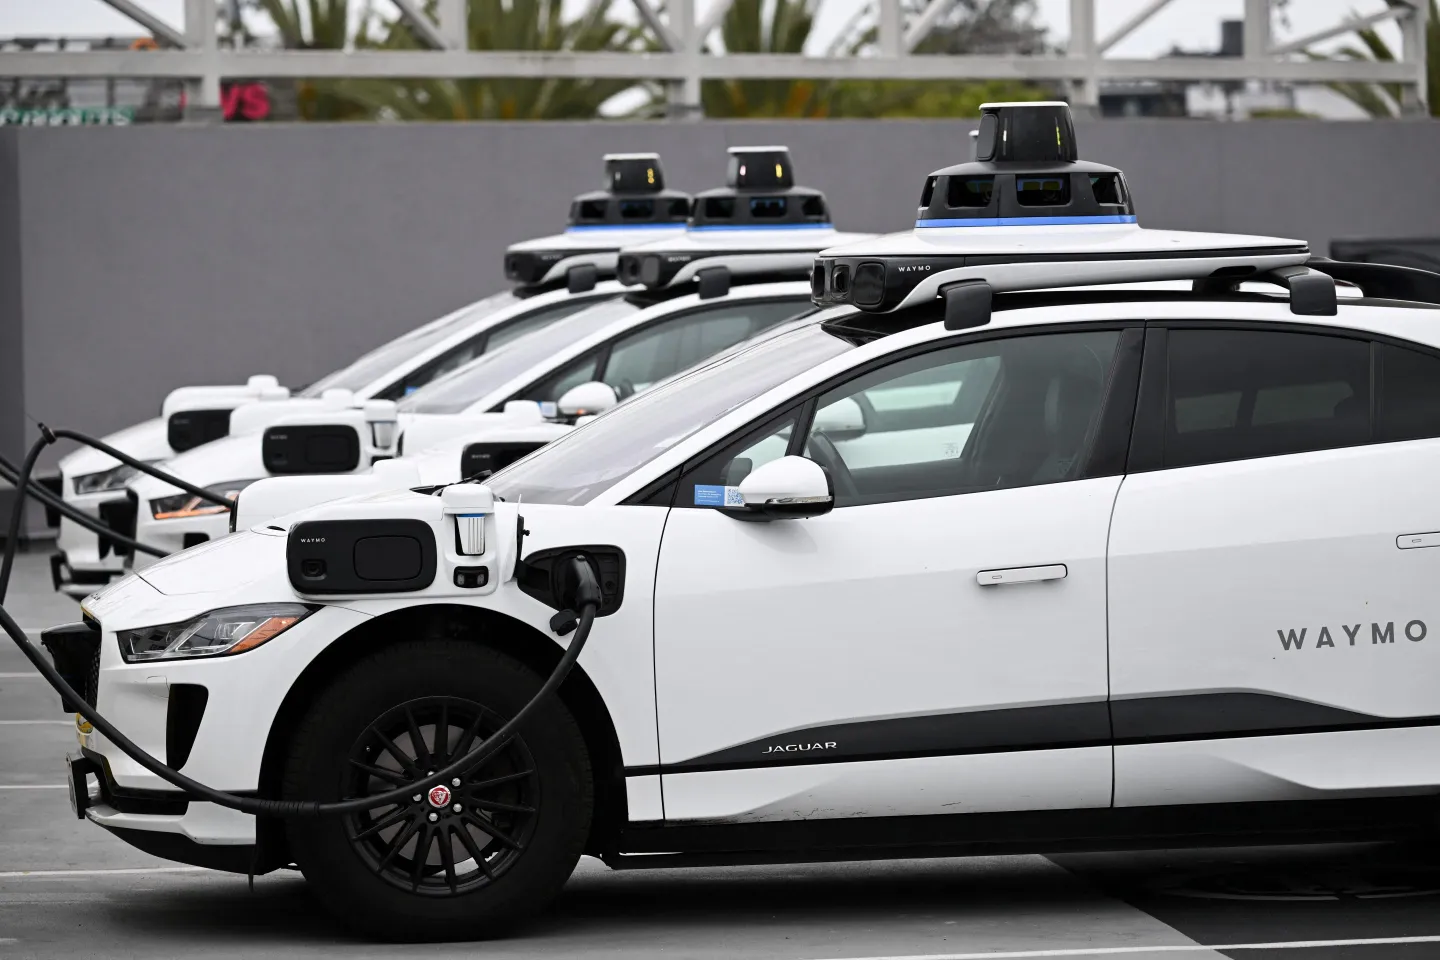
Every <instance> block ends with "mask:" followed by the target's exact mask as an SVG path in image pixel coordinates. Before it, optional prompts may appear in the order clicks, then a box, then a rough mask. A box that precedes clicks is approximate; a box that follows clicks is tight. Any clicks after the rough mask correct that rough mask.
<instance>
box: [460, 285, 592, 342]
mask: <svg viewBox="0 0 1440 960" xmlns="http://www.w3.org/2000/svg"><path fill="white" fill-rule="evenodd" d="M600 302H601V301H599V300H596V299H595V298H593V297H571V298H569V299H568V300H562V301H560V302H559V303H557V304H555V305H554V306H552V307H549V308H547V309H545V310H537V311H535V312H534V313H528V314H526V315H525V316H523V317H521V318H520V319H518V320H512V321H511V322H509V323H507V324H505V325H504V326H503V327H501V328H499V329H498V330H491V331H490V339H488V340H486V341H485V352H486V353H489V352H490V351H491V350H499V349H500V348H501V347H503V346H505V344H507V343H511V342H513V341H515V340H519V339H520V338H521V337H523V336H525V334H527V333H534V332H535V331H536V330H539V329H540V328H541V327H548V326H549V325H550V324H552V323H554V322H555V321H557V320H564V319H565V318H566V317H568V316H570V314H572V313H579V312H580V311H581V310H584V309H585V308H587V307H593V306H594V305H595V304H597V303H600Z"/></svg>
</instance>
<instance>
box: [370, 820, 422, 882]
mask: <svg viewBox="0 0 1440 960" xmlns="http://www.w3.org/2000/svg"><path fill="white" fill-rule="evenodd" d="M419 829H420V821H419V820H418V819H415V820H411V821H410V822H409V823H407V824H405V829H404V830H401V831H400V832H399V833H397V834H395V839H393V840H391V841H390V846H389V847H388V848H387V849H386V850H385V856H383V857H381V858H380V865H379V868H378V869H381V870H384V869H385V867H386V866H388V865H389V863H390V861H391V860H394V859H395V854H397V853H399V852H400V848H401V847H403V846H405V843H406V842H407V841H408V840H409V839H410V838H411V837H413V836H415V833H416V831H418V830H419Z"/></svg>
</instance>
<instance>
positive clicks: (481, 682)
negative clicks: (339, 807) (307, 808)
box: [282, 640, 594, 942]
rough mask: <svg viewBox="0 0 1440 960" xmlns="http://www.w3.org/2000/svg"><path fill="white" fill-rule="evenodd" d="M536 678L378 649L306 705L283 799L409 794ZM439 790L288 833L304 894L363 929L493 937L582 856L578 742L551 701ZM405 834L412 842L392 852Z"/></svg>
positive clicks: (539, 902)
mask: <svg viewBox="0 0 1440 960" xmlns="http://www.w3.org/2000/svg"><path fill="white" fill-rule="evenodd" d="M542 682H543V678H541V677H539V676H537V675H536V674H535V672H534V671H532V670H531V669H529V668H528V667H526V666H524V665H523V664H521V663H519V662H518V661H516V660H513V659H511V658H510V657H507V656H505V655H503V654H501V653H497V652H496V651H494V650H491V649H488V648H486V647H483V646H481V645H479V644H477V643H471V642H465V641H459V640H422V641H412V642H406V643H401V644H397V645H395V646H391V647H386V648H384V649H382V650H380V651H377V652H376V653H374V654H371V655H370V656H367V657H365V658H364V659H362V660H360V661H359V662H357V663H355V664H354V665H353V666H351V667H349V668H348V669H346V670H345V671H344V672H343V673H341V674H340V675H339V676H337V677H336V678H335V680H334V681H333V682H331V683H330V685H329V686H328V687H326V688H325V690H324V691H323V692H322V693H321V694H320V695H319V696H318V697H317V698H316V700H315V702H314V704H313V705H312V706H311V708H310V710H309V712H308V713H307V714H306V716H305V717H304V719H303V720H302V721H301V723H300V725H299V727H298V728H297V730H296V733H295V738H294V740H293V742H292V745H291V749H290V751H289V755H288V757H287V761H286V767H285V776H284V781H283V786H282V791H283V796H284V797H285V798H287V799H320V800H338V799H341V798H342V797H345V798H348V797H354V796H361V795H365V794H375V793H379V792H381V791H382V790H386V789H390V788H391V787H392V786H395V785H398V784H400V783H404V782H413V781H414V780H415V779H416V775H417V774H418V775H421V776H423V775H424V774H425V773H426V772H428V771H429V770H434V769H439V768H440V767H442V766H445V765H446V762H445V761H443V758H441V757H437V756H435V754H436V753H443V752H446V751H448V753H449V756H451V757H452V758H458V757H459V756H461V755H462V753H463V752H467V751H468V749H473V746H474V744H475V743H478V742H479V740H480V739H483V738H484V737H485V736H487V735H489V734H490V733H493V732H494V731H495V730H496V729H498V728H499V726H500V725H501V724H502V723H503V722H504V721H505V720H508V719H509V718H510V717H512V716H514V715H515V714H516V713H517V712H518V711H519V710H520V708H521V707H523V706H524V705H525V703H526V702H527V701H529V699H530V697H531V696H533V695H534V693H535V692H536V691H537V690H538V689H539V688H540V685H541V684H542ZM442 727H443V728H444V729H445V730H446V735H445V737H444V740H445V741H446V742H445V744H444V747H443V749H437V748H438V747H439V746H440V745H439V744H438V743H437V741H438V740H439V739H440V738H439V736H438V734H437V731H438V730H440V729H441V728H442ZM412 730H413V731H415V732H417V733H418V734H419V737H420V742H421V743H423V744H424V745H425V750H426V751H427V752H428V753H429V754H430V761H429V762H428V763H427V762H426V759H425V756H424V755H422V754H421V753H420V752H419V751H417V750H416V749H415V738H414V736H413V735H411V734H409V733H407V732H406V731H412ZM380 734H383V735H384V736H385V737H387V738H388V740H389V744H388V745H387V744H386V743H385V741H384V740H382V739H381V738H380ZM466 734H471V735H472V739H471V740H470V746H469V747H468V748H462V747H461V746H460V745H459V743H458V741H459V740H461V739H463V738H464V737H465V736H466ZM402 755H403V756H408V757H409V759H410V761H411V762H410V764H409V765H408V766H407V764H406V761H405V760H403V759H401V757H402ZM360 764H363V766H360ZM527 770H528V771H529V772H528V773H527V772H526V771H527ZM371 771H375V772H376V773H380V774H383V776H377V775H375V773H372V772H371ZM452 782H453V781H452ZM436 789H437V790H438V789H440V788H436ZM446 791H447V792H449V793H450V794H451V795H450V796H448V797H447V796H445V794H443V793H442V794H438V795H437V794H435V793H434V791H432V792H431V794H430V795H427V796H423V797H422V798H421V800H420V801H419V802H418V803H411V804H407V805H403V806H395V807H389V808H378V809H377V810H375V811H371V812H367V813H365V814H361V815H358V816H347V817H327V818H323V819H321V820H292V821H289V822H288V823H287V824H286V831H287V834H288V838H289V842H290V850H291V852H292V855H293V857H294V859H295V862H296V863H297V865H298V866H299V867H300V870H301V872H302V873H304V875H305V878H306V880H307V881H309V884H310V886H311V888H312V889H313V890H314V892H315V895H316V896H317V897H318V898H319V899H320V900H321V902H322V903H324V904H325V906H326V907H327V908H328V909H329V910H330V911H331V912H332V913H334V914H335V915H336V916H337V917H339V918H340V919H341V920H342V921H343V922H345V923H346V924H348V925H349V926H351V927H353V928H355V929H356V930H358V931H360V932H361V933H364V934H366V935H368V936H372V937H376V938H379V939H383V940H395V941H412V942H413V941H432V940H472V939H483V938H488V937H494V936H498V935H501V934H503V933H505V932H507V931H508V930H509V929H510V928H511V927H513V926H514V925H515V924H516V923H517V922H519V921H522V920H524V919H526V918H528V917H530V916H532V915H533V914H535V913H536V912H537V911H539V910H540V909H542V908H543V907H544V906H545V905H546V904H548V903H549V902H550V900H551V899H553V898H554V896H555V895H556V894H557V893H558V892H559V890H560V888H561V887H562V886H563V885H564V883H565V881H566V879H568V878H569V876H570V874H571V872H572V871H573V870H574V868H575V864H576V862H577V861H578V860H579V858H580V854H581V851H582V849H583V847H584V844H585V840H586V836H587V834H588V832H589V829H590V819H591V814H592V810H593V805H594V786H593V778H592V776H591V769H590V760H589V756H588V754H587V753H586V750H585V742H584V739H583V738H582V737H581V734H580V730H579V728H578V726H577V725H576V723H575V719H574V717H572V716H571V715H570V712H569V711H568V710H567V709H566V708H565V706H564V704H563V703H561V702H560V701H559V699H558V698H555V697H552V698H551V699H550V700H549V701H548V702H547V703H545V704H543V705H542V706H541V707H540V708H539V709H538V710H537V712H536V713H535V714H534V715H533V717H532V719H531V720H530V721H529V722H528V723H526V725H525V726H524V727H523V728H522V729H521V730H520V731H519V733H518V735H517V737H516V739H515V740H513V741H511V742H510V743H509V744H508V745H507V746H505V747H503V748H501V749H500V750H499V751H497V752H496V753H495V754H494V755H492V756H491V757H490V758H489V759H487V760H486V761H484V763H483V764H482V766H481V767H480V768H479V769H478V770H476V771H472V772H471V773H469V774H467V775H466V779H465V780H464V781H463V782H462V784H461V786H460V787H458V788H455V789H454V790H453V791H452V790H450V785H449V784H447V785H446ZM417 796H419V795H418V794H417ZM437 801H441V802H439V803H437ZM457 809H458V810H460V811H461V812H458V813H457V812H455V811H456V810H457ZM526 810H528V811H529V812H528V813H527V812H524V811H526ZM432 816H433V817H436V818H437V819H436V820H434V821H432V820H431V819H430V818H431V817H432ZM397 818H398V819H397ZM390 821H393V823H392V822H390ZM480 824H484V825H485V826H484V827H481V826H480ZM427 825H429V829H428V830H427ZM406 831H412V834H411V835H412V836H413V837H415V839H414V840H413V841H412V840H405V841H404V842H401V843H397V839H398V838H399V837H400V836H401V835H402V834H403V833H405V832H406ZM462 833H463V834H464V836H462ZM466 836H468V837H469V842H468V843H467V842H466V839H465V837H466ZM421 838H423V839H424V841H425V851H426V853H425V856H423V857H421V856H418V855H417V854H418V850H419V847H420V843H421ZM502 838H503V839H502ZM447 850H448V853H447ZM387 857H388V859H387ZM461 858H467V859H464V860H462V859H461Z"/></svg>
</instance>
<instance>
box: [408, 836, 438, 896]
mask: <svg viewBox="0 0 1440 960" xmlns="http://www.w3.org/2000/svg"><path fill="white" fill-rule="evenodd" d="M434 840H435V828H434V827H432V826H430V825H429V824H426V825H425V826H424V828H423V829H422V830H421V831H420V842H419V843H417V844H415V856H414V858H413V859H412V860H411V863H410V889H411V890H419V889H420V881H421V880H424V879H425V861H427V860H429V859H430V847H431V845H432V844H433V842H434Z"/></svg>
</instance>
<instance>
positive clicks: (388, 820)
mask: <svg viewBox="0 0 1440 960" xmlns="http://www.w3.org/2000/svg"><path fill="white" fill-rule="evenodd" d="M408 816H410V811H409V810H407V809H406V808H404V807H401V808H400V809H398V810H396V811H394V812H393V813H390V814H388V815H386V816H383V817H381V818H380V819H379V820H376V821H375V822H374V823H372V824H370V826H368V827H366V828H365V829H364V830H362V831H360V832H359V833H357V834H355V836H353V837H351V839H352V840H367V839H369V838H370V837H373V836H375V834H377V833H379V832H380V831H381V830H384V829H385V828H386V827H393V826H395V824H397V823H399V822H401V821H402V820H404V819H405V818H406V817H408Z"/></svg>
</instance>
